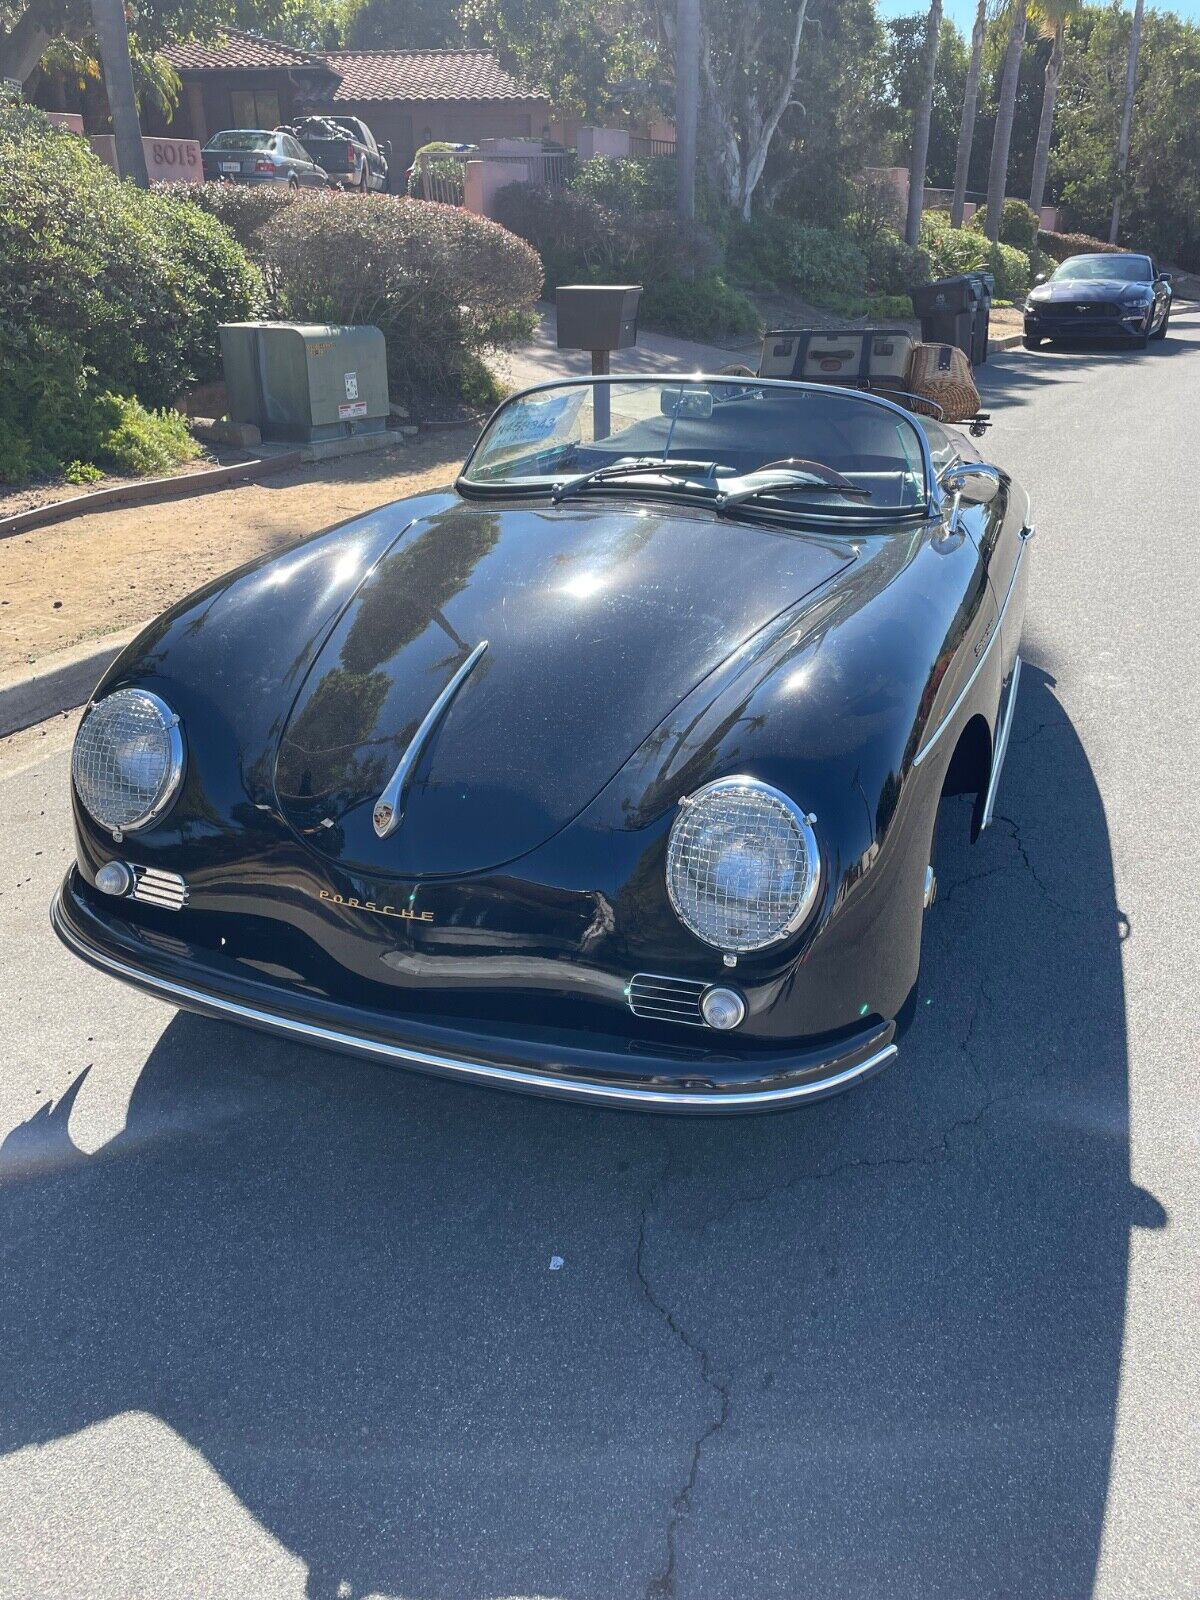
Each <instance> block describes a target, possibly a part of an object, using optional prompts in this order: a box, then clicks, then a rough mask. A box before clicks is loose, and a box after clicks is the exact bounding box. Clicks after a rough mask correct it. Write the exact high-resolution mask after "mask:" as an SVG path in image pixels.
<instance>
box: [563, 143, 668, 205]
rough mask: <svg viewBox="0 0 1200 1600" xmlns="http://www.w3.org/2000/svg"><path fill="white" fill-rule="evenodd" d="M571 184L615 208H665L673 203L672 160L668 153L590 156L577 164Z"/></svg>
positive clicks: (601, 203) (578, 191) (589, 196)
mask: <svg viewBox="0 0 1200 1600" xmlns="http://www.w3.org/2000/svg"><path fill="white" fill-rule="evenodd" d="M571 188H572V189H573V190H574V191H575V193H576V194H584V195H587V196H588V198H589V199H592V200H596V201H598V202H599V203H600V205H602V206H609V207H610V208H611V209H612V210H614V211H667V210H669V209H670V208H671V207H672V206H673V205H674V204H675V162H674V160H673V159H672V158H671V157H670V156H649V157H642V158H639V157H633V156H593V157H592V158H591V160H589V161H583V162H581V163H580V164H579V167H578V168H577V169H576V172H575V176H574V177H573V178H572V179H571Z"/></svg>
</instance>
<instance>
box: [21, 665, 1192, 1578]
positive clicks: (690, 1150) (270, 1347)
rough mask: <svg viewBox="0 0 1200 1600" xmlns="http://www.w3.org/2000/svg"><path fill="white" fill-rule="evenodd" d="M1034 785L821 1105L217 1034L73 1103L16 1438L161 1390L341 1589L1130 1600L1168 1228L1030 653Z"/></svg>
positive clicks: (54, 1122) (30, 1280) (52, 1166)
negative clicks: (1109, 1531) (1114, 1516)
mask: <svg viewBox="0 0 1200 1600" xmlns="http://www.w3.org/2000/svg"><path fill="white" fill-rule="evenodd" d="M1000 811H1001V813H1002V815H1001V817H1000V818H999V819H998V820H997V823H996V825H995V826H994V828H993V829H992V830H991V831H990V832H989V833H988V834H987V835H985V836H984V839H983V840H982V841H981V843H980V844H979V845H978V846H977V847H976V848H974V849H971V848H969V847H968V846H967V844H966V843H965V835H966V806H965V802H960V801H956V802H953V803H952V804H951V806H950V807H949V808H948V810H947V814H946V816H945V819H944V821H945V824H946V825H945V826H944V827H943V829H942V834H941V845H940V847H939V871H940V877H941V896H940V899H939V902H938V904H937V906H936V907H935V908H934V910H933V912H932V913H931V916H930V921H929V924H928V931H927V941H926V960H925V970H924V975H923V984H922V992H921V1002H920V1005H919V1007H918V1019H917V1022H916V1023H915V1025H914V1028H913V1030H912V1032H911V1033H910V1034H909V1036H908V1039H907V1041H906V1043H905V1045H904V1047H903V1049H902V1054H901V1057H900V1061H899V1063H898V1064H897V1065H896V1066H895V1067H894V1068H893V1069H892V1070H891V1071H889V1072H888V1073H886V1074H885V1075H883V1076H881V1077H880V1078H878V1079H876V1080H874V1081H873V1082H872V1083H870V1084H869V1085H866V1086H864V1087H862V1088H861V1089H860V1090H858V1091H856V1092H854V1093H851V1094H848V1095H846V1096H844V1097H843V1098H840V1099H837V1100H832V1101H828V1102H824V1103H822V1104H820V1105H817V1106H815V1107H812V1108H809V1109H807V1110H804V1111H795V1112H792V1113H789V1114H783V1115H777V1116H772V1117H761V1118H754V1119H741V1120H730V1121H679V1120H663V1119H645V1118H640V1117H632V1116H623V1115H616V1114H612V1113H603V1112H591V1111H585V1110H581V1109H578V1108H573V1107H564V1106H556V1105H552V1104H548V1103H543V1102H539V1101H532V1100H522V1099H518V1098H514V1097H508V1096H505V1095H501V1094H489V1093H486V1092H484V1091H478V1090H472V1089H465V1088H463V1087H461V1086H457V1085H454V1084H449V1083H439V1082H434V1081H431V1080H425V1079H422V1078H419V1077H415V1076H408V1075H405V1074H403V1073H392V1072H388V1071H386V1070H384V1069H377V1068H374V1067H371V1066H367V1065H362V1064H357V1063H355V1062H352V1061H348V1060H346V1059H343V1058H339V1057H333V1056H326V1055H323V1054H320V1053H318V1052H315V1051H305V1050H300V1049H297V1048H295V1047H294V1046H291V1045H289V1044H286V1043H279V1042H275V1041H271V1040H267V1039H263V1038H260V1037H258V1036H255V1035H251V1034H248V1033H243V1032H239V1031H237V1030H235V1029H233V1028H229V1027H225V1026H221V1025H217V1024H215V1023H211V1022H207V1021H202V1020H199V1019H196V1018H192V1017H184V1016H181V1017H178V1018H177V1019H176V1020H174V1021H173V1022H172V1023H171V1024H170V1026H169V1027H167V1029H166V1031H165V1033H164V1034H163V1036H162V1039H161V1041H160V1043H159V1044H158V1045H157V1047H156V1048H155V1049H154V1051H153V1052H152V1054H151V1056H150V1057H149V1059H148V1060H147V1061H146V1064H145V1068H144V1070H143V1072H142V1074H141V1077H140V1081H139V1082H138V1084H137V1087H136V1089H135V1091H134V1095H133V1098H132V1101H131V1104H130V1107H129V1114H128V1124H127V1127H126V1130H125V1131H124V1132H123V1133H122V1134H120V1135H119V1136H118V1137H117V1138H115V1139H114V1140H113V1141H112V1142H111V1143H110V1144H108V1145H106V1146H105V1147H104V1148H103V1149H101V1150H100V1151H99V1152H98V1153H97V1154H96V1155H94V1156H85V1155H84V1154H83V1153H81V1152H80V1151H78V1150H77V1149H75V1147H74V1146H73V1144H72V1143H71V1140H70V1137H69V1134H68V1132H67V1126H66V1118H67V1113H68V1112H69V1108H70V1107H69V1098H68V1101H67V1102H66V1104H64V1103H63V1102H60V1103H59V1105H58V1106H56V1107H55V1108H53V1110H51V1111H49V1112H48V1113H41V1114H39V1115H38V1116H37V1117H35V1118H34V1119H32V1120H31V1122H29V1123H27V1124H25V1125H23V1126H22V1127H19V1128H17V1129H16V1130H15V1131H14V1132H13V1134H11V1135H10V1137H9V1139H8V1140H7V1141H6V1143H5V1146H4V1148H3V1150H0V1170H6V1172H7V1178H8V1181H7V1183H6V1185H5V1187H4V1189H3V1191H0V1193H2V1194H3V1205H4V1210H5V1213H6V1225H5V1234H4V1243H5V1252H6V1253H5V1265H4V1287H3V1292H2V1295H0V1350H3V1362H4V1367H5V1379H6V1381H5V1385H4V1387H5V1389H6V1391H7V1398H6V1400H5V1403H4V1405H3V1408H2V1411H0V1449H3V1451H5V1452H8V1451H12V1450H15V1449H17V1448H19V1447H22V1446H27V1445H30V1444H35V1443H41V1442H44V1441H48V1440H52V1439H55V1438H58V1437H60V1436H63V1435H68V1434H72V1433H74V1432H76V1431H78V1430H80V1429H83V1428H85V1427H87V1426H88V1425H89V1424H91V1423H94V1422H97V1421H101V1420H104V1419H107V1418H110V1417H113V1416H115V1415H118V1414H122V1413H126V1412H130V1411H142V1412H148V1413H150V1414H152V1415H154V1416H157V1417H159V1418H161V1419H162V1420H163V1421H164V1422H165V1423H166V1424H168V1425H169V1427H170V1428H171V1429H173V1430H175V1431H176V1432H177V1433H178V1434H179V1435H181V1436H182V1437H183V1438H184V1439H186V1440H187V1441H188V1442H189V1443H190V1444H191V1445H192V1446H194V1447H195V1449H197V1450H199V1451H200V1452H202V1453H203V1455H204V1457H205V1458H206V1459H207V1460H208V1461H209V1462H210V1463H211V1465H212V1467H213V1468H214V1469H215V1471H216V1472H217V1473H218V1474H219V1475H220V1477H221V1478H222V1479H223V1480H224V1482H225V1484H227V1485H228V1486H229V1488H230V1489H231V1490H232V1491H233V1492H234V1493H235V1494H236V1495H237V1496H238V1497H239V1498H240V1500H241V1501H242V1502H243V1503H244V1505H245V1506H247V1507H248V1508H249V1509H250V1511H251V1512H252V1513H253V1515H254V1517H255V1518H257V1519H258V1520H259V1522H260V1523H261V1524H262V1525H263V1526H264V1527H265V1528H267V1529H268V1530H269V1531H270V1533H271V1534H272V1535H274V1537H275V1538H276V1539H278V1540H279V1541H280V1542H281V1543H282V1544H283V1545H284V1546H286V1547H287V1549H288V1550H290V1551H293V1552H295V1553H296V1555H298V1556H299V1557H300V1558H301V1559H302V1560H303V1561H304V1562H305V1563H306V1564H307V1567H308V1572H309V1577H308V1592H309V1594H310V1595H312V1596H314V1597H321V1600H334V1597H335V1596H336V1597H345V1596H351V1597H358V1596H361V1595H365V1594H370V1593H383V1594H403V1595H405V1596H406V1597H412V1600H475V1597H478V1600H492V1597H495V1596H501V1595H518V1594H520V1595H546V1596H550V1595H552V1596H561V1597H569V1600H617V1597H620V1600H625V1597H631V1596H640V1595H647V1594H648V1595H652V1596H654V1595H658V1596H675V1595H678V1596H681V1597H683V1596H695V1597H699V1600H726V1597H728V1600H745V1597H750V1596H753V1597H754V1600H766V1597H778V1600H784V1597H787V1600H799V1597H801V1596H809V1595H837V1596H838V1597H842V1600H844V1597H853V1600H860V1597H861V1600H881V1597H884V1596H897V1597H902V1600H915V1597H918V1596H919V1597H920V1600H935V1597H945V1600H965V1597H968V1596H969V1597H971V1600H979V1597H983V1596H995V1597H997V1600H999V1597H1004V1600H1012V1597H1013V1596H1018V1595H1019V1596H1021V1597H1022V1600H1041V1597H1045V1600H1075V1597H1081V1596H1085V1595H1088V1594H1090V1593H1091V1589H1092V1582H1093V1577H1094V1573H1095V1566H1096V1560H1097V1554H1098V1549H1099V1540H1100V1532H1101V1524H1102V1516H1103V1510H1104V1504H1105V1493H1106V1486H1107V1480H1108V1470H1109V1458H1110V1453H1111V1449H1112V1440H1113V1427H1114V1418H1115V1410H1116V1403H1117V1391H1118V1379H1119V1372H1120V1361H1121V1345H1122V1321H1123V1311H1124V1300H1125V1286H1126V1269H1127V1259H1128V1240H1129V1230H1130V1228H1131V1227H1132V1226H1139V1225H1141V1226H1151V1227H1153V1226H1159V1225H1161V1223H1162V1221H1163V1218H1162V1213H1161V1210H1160V1209H1159V1208H1158V1206H1157V1205H1156V1203H1155V1202H1154V1200H1153V1199H1152V1197H1150V1196H1149V1195H1146V1194H1143V1193H1141V1192H1139V1191H1137V1190H1135V1189H1133V1188H1132V1187H1131V1184H1130V1178H1129V1149H1128V1106H1127V1083H1126V1046H1125V1012H1124V1000H1123V990H1122V974H1121V949H1120V946H1121V940H1122V938H1123V937H1126V936H1128V934H1129V931H1130V930H1129V929H1128V927H1127V926H1126V925H1125V923H1124V922H1123V920H1122V917H1121V913H1120V910H1119V908H1118V906H1117V904H1116V901H1115V898H1114V888H1113V872H1112V863H1111V860H1110V854H1109V844H1108V836H1107V830H1106V826H1105V818H1104V810H1103V806H1102V803H1101V799H1100V796H1099V794H1098V792H1097V790H1096V787H1095V784H1094V782H1093V779H1092V775H1091V771H1090V768H1089V765H1088V761H1087V757H1086V754H1085V752H1084V750H1083V748H1082V746H1081V745H1080V742H1079V740H1078V738H1077V736H1076V734H1075V732H1074V730H1073V728H1072V727H1071V725H1070V723H1069V722H1068V720H1067V719H1066V717H1065V715H1064V713H1063V711H1062V710H1061V708H1060V706H1059V704H1058V702H1057V701H1056V699H1055V697H1054V694H1053V684H1052V681H1051V679H1050V678H1049V677H1048V676H1047V675H1046V674H1044V673H1042V672H1039V671H1037V670H1036V669H1035V668H1034V667H1033V666H1027V668H1026V672H1025V675H1024V677H1023V680H1022V700H1021V703H1020V706H1019V709H1018V713H1017V720H1016V724H1015V731H1014V735H1013V741H1012V747H1011V749H1010V753H1009V758H1008V770H1007V772H1006V774H1005V779H1004V785H1003V789H1002V793H1001V803H1000ZM86 1536H87V1535H86V1530H81V1533H80V1538H81V1539H86ZM197 1592H199V1591H198V1590H197Z"/></svg>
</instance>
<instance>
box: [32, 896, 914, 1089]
mask: <svg viewBox="0 0 1200 1600" xmlns="http://www.w3.org/2000/svg"><path fill="white" fill-rule="evenodd" d="M50 917H51V922H52V925H53V927H54V931H55V932H56V933H57V934H58V936H59V938H60V939H61V940H62V942H63V943H64V944H65V945H66V946H67V948H68V949H69V950H71V951H72V952H73V953H74V954H75V955H77V956H79V957H81V958H82V959H83V960H84V961H87V962H89V963H90V964H91V965H92V966H94V967H97V968H99V969H100V970H101V971H102V972H106V973H108V974H110V975H111V976H113V977H116V978H120V979H122V980H124V981H125V982H126V983H129V984H132V985H133V986H134V987H135V988H138V989H141V990H143V991H145V992H146V993H148V994H151V995H154V996H156V997H158V998H159V999H162V1000H166V1001H167V1002H169V1003H170V1004H171V1005H175V1006H179V1007H182V1008H183V1009H185V1010H189V1011H196V1012H199V1013H201V1014H202V1015H206V1016H210V1017H216V1018H221V1019H224V1020H226V1021H229V1022H238V1023H242V1024H244V1025H246V1026H249V1027H253V1028H258V1029H261V1030H263V1031H265V1032H267V1033H273V1034H277V1035H280V1036H282V1037H285V1038H290V1039H294V1040H295V1041H297V1042H298V1043H301V1044H308V1045H314V1046H317V1047H324V1048H326V1049H330V1050H338V1051H343V1052H346V1053H348V1054H350V1055H356V1056H363V1057H366V1058H367V1059H369V1060H373V1061H378V1062H383V1063H386V1064H390V1065H395V1066H403V1067H409V1068H412V1069H414V1070H416V1071H418V1072H425V1073H429V1074H432V1075H434V1076H437V1077H446V1078H458V1079H462V1080H464V1081H466V1082H468V1083H474V1084H477V1085H483V1086H485V1087H492V1088H501V1089H513V1090H517V1091H520V1092H522V1093H526V1094H537V1095H546V1096H550V1097H553V1098H558V1099H565V1100H578V1101H584V1102H586V1103H589V1104H592V1105H602V1106H610V1107H615V1108H625V1109H628V1110H647V1111H675V1112H698V1113H709V1114H713V1113H715V1114H722V1113H731V1112H740V1111H767V1110H771V1109H774V1108H783V1107H787V1106H793V1105H799V1104H801V1103H803V1102H807V1101H812V1100H817V1099H820V1098H822V1097H823V1096H826V1095H831V1094H836V1093H838V1092H839V1091H841V1090H843V1089H846V1088H849V1087H850V1086H851V1085H852V1084H854V1083H857V1082H859V1081H861V1080H862V1079H865V1078H868V1077H870V1076H871V1075H872V1074H873V1073H875V1072H878V1071H879V1070H880V1069H881V1068H882V1067H884V1066H886V1065H887V1064H888V1062H890V1061H891V1060H892V1059H893V1057H894V1056H895V1055H896V1045H895V1043H894V1038H895V1033H896V1025H895V1023H894V1022H891V1021H880V1020H879V1019H875V1020H874V1022H873V1024H872V1025H870V1026H868V1027H864V1028H863V1029H862V1030H861V1031H858V1032H855V1033H854V1034H852V1035H850V1036H848V1037H847V1036H842V1037H840V1038H838V1039H837V1040H835V1041H829V1040H825V1041H824V1042H821V1043H813V1044H805V1043H804V1042H801V1043H800V1045H798V1046H795V1047H792V1046H784V1047H780V1048H777V1049H776V1048H762V1047H759V1048H755V1049H754V1051H753V1053H750V1052H745V1051H739V1050H737V1049H736V1048H730V1047H728V1046H727V1045H726V1043H725V1041H724V1040H722V1041H721V1043H720V1044H719V1045H714V1043H713V1042H712V1041H711V1040H709V1039H707V1038H706V1039H705V1041H704V1042H702V1043H700V1044H698V1045H697V1046H695V1047H690V1046H687V1045H680V1046H679V1047H676V1046H674V1045H672V1046H670V1047H667V1048H661V1049H656V1048H655V1047H654V1046H652V1045H650V1044H649V1043H648V1042H647V1041H644V1040H637V1041H632V1040H630V1039H625V1038H622V1037H621V1036H620V1035H618V1034H616V1033H611V1034H604V1033H600V1032H598V1031H597V1030H595V1029H579V1030H574V1029H569V1028H563V1027H546V1026H541V1025H539V1024H538V1023H537V1022H536V1021H533V1022H531V1024H530V1025H529V1026H528V1027H526V1026H525V1025H524V1024H522V1025H521V1027H520V1028H519V1029H517V1028H516V1027H514V1026H513V1024H511V1023H504V1024H496V1025H494V1026H493V1025H491V1024H489V1023H483V1022H479V1023H472V1025H471V1026H470V1027H464V1026H463V1025H462V1021H461V1019H458V1018H455V1019H452V1020H449V1021H440V1020H436V1019H433V1018H428V1017H424V1016H422V1017H419V1018H417V1017H412V1016H406V1015H399V1014H397V1013H395V1012H393V1011H384V1010H377V1009H370V1008H367V1007H362V1006H358V1005H348V1004H345V1003H343V1002H341V1001H336V1000H332V999H330V998H328V997H326V996H323V995H319V994H314V993H312V992H310V991H308V990H305V989H302V988H300V987H295V988H293V987H291V986H290V985H288V984H287V983H285V982H282V981H278V980H273V979H269V978H264V977H263V976H262V975H261V974H257V973H256V974H255V975H253V976H250V975H248V972H247V969H246V968H245V967H244V966H241V965H240V964H239V963H238V962H237V961H234V960H228V959H226V958H225V957H223V956H222V955H220V954H219V953H217V952H215V951H213V950H210V949H208V948H205V947H203V946H200V945H196V944H194V943H189V941H188V940H187V938H186V936H184V937H180V935H179V934H175V935H173V936H172V937H171V938H170V940H167V941H162V940H158V939H156V938H155V937H154V936H153V932H152V930H148V929H147V928H146V927H144V926H142V925H140V924H139V923H138V922H135V921H133V920H131V919H128V918H124V917H122V916H120V915H118V914H115V909H114V911H110V910H109V909H108V907H107V906H105V907H103V908H101V907H99V906H98V905H96V904H95V903H94V902H93V898H92V896H91V895H90V894H89V892H88V890H87V888H86V885H84V883H83V880H82V879H81V877H80V875H79V873H78V870H77V869H76V868H74V867H73V868H72V869H71V870H70V872H68V874H67V876H66V879H65V880H64V882H63V885H62V888H61V889H60V890H59V892H58V894H57V895H56V896H55V899H54V903H53V905H52V907H51V912H50ZM182 932H183V930H181V933H182Z"/></svg>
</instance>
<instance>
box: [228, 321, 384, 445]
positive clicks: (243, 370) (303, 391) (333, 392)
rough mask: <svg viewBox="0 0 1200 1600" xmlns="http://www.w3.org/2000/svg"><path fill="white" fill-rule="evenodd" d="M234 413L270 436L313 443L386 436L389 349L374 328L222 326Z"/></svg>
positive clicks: (294, 324) (233, 417)
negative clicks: (360, 435)
mask: <svg viewBox="0 0 1200 1600" xmlns="http://www.w3.org/2000/svg"><path fill="white" fill-rule="evenodd" d="M220 335H221V359H222V362H223V364H224V368H225V389H226V393H227V395H228V397H229V416H230V419H231V421H233V422H253V423H254V424H255V425H256V426H257V427H258V429H259V431H260V432H261V434H262V436H263V438H264V439H279V440H289V441H293V442H296V441H298V442H301V443H310V442H312V441H314V440H318V439H340V438H344V437H346V436H348V435H350V434H354V433H379V432H381V431H382V430H383V429H385V428H386V427H387V423H388V415H389V409H390V408H389V401H388V386H387V350H386V347H385V345H384V341H383V334H382V333H381V332H380V331H379V329H378V328H373V327H366V326H364V327H357V326H355V327H340V326H337V325H335V324H329V323H312V322H226V323H222V324H221V328H220Z"/></svg>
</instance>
